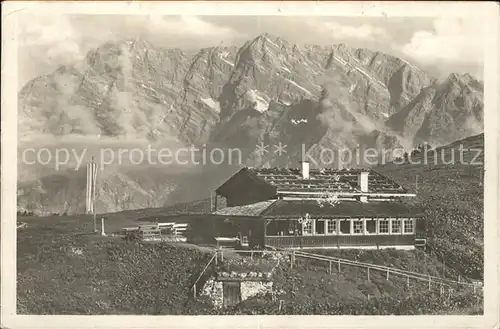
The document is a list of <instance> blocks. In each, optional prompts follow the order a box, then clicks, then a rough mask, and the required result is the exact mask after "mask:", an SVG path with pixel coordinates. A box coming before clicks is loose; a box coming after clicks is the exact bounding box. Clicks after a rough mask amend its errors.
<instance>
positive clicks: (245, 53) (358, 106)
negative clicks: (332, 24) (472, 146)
mask: <svg viewBox="0 0 500 329" xmlns="http://www.w3.org/2000/svg"><path fill="white" fill-rule="evenodd" d="M483 106H484V105H483V92H482V85H481V84H480V83H479V82H478V81H477V80H476V79H474V78H473V77H471V76H469V75H456V74H453V75H450V77H448V79H447V80H445V81H443V82H435V81H432V79H431V77H430V76H428V75H427V74H426V73H425V72H423V71H422V70H420V69H419V68H417V67H415V66H414V65H412V64H410V63H408V62H406V61H405V60H403V59H400V58H397V57H394V56H391V55H388V54H384V53H381V52H373V51H370V50H367V49H354V48H350V47H348V46H346V45H343V44H340V45H333V46H328V47H327V46H315V45H295V44H291V43H290V42H288V41H286V40H283V39H281V38H279V37H275V36H272V35H269V34H264V35H260V36H258V37H256V38H254V39H252V40H249V41H248V42H246V43H245V44H244V45H243V46H242V47H241V48H237V47H211V48H205V49H200V50H199V51H198V52H197V53H195V54H194V55H190V54H187V53H186V52H184V51H182V50H179V49H163V48H158V47H155V46H154V45H152V44H150V43H148V42H145V41H142V40H128V41H123V42H119V43H108V44H104V45H102V46H101V47H99V48H98V49H95V50H94V51H91V52H89V53H88V55H87V57H86V59H85V61H84V62H83V63H75V64H74V65H72V66H65V67H61V68H59V69H58V70H56V71H55V72H53V73H52V74H49V75H46V76H42V77H39V78H36V79H34V80H32V81H31V82H29V83H28V84H27V85H26V86H25V87H24V88H23V89H22V90H21V91H20V92H19V135H20V136H19V137H20V141H21V144H22V145H21V148H26V147H30V146H31V145H32V144H33V143H34V142H40V141H42V142H43V141H44V140H46V139H47V138H49V137H47V136H50V138H52V140H53V139H54V136H55V140H56V141H57V140H60V141H63V140H65V139H66V138H67V136H70V135H79V136H83V137H85V138H88V139H89V140H92V143H94V144H98V143H100V142H101V139H102V138H105V139H106V138H107V139H113V140H117V141H122V142H123V143H125V144H126V143H128V142H129V141H134V140H147V141H149V142H151V143H157V144H160V145H161V144H168V143H169V141H175V142H176V143H177V144H179V145H180V146H182V145H184V146H186V147H189V146H191V145H193V144H194V145H196V146H198V147H200V146H204V145H205V144H206V145H207V146H208V148H215V147H218V148H222V149H228V148H237V149H239V150H240V151H241V155H242V156H241V161H237V163H235V162H233V164H232V165H229V164H228V163H227V161H226V162H225V163H223V164H222V165H210V164H206V165H203V166H200V167H199V168H198V169H197V171H198V172H199V176H197V177H195V176H193V177H191V176H189V177H188V178H186V177H183V176H182V175H181V176H182V178H180V177H181V176H179V175H177V174H176V175H170V168H166V167H164V170H159V171H158V172H156V171H153V172H149V167H148V166H145V167H143V168H142V167H137V168H135V169H134V171H136V172H140V171H144V173H143V174H141V175H135V176H129V173H128V172H129V169H127V168H122V166H115V167H114V171H111V170H109V171H108V174H107V177H108V178H107V179H108V182H109V185H108V187H109V190H107V191H103V193H105V192H106V193H109V194H114V193H117V191H124V193H125V194H128V195H130V196H131V198H133V199H134V200H137V201H133V202H131V203H123V202H122V201H120V204H117V202H118V201H113V199H117V198H118V197H114V198H113V197H110V199H109V200H107V201H106V202H105V203H104V204H103V211H111V210H120V209H126V208H124V207H129V208H137V207H144V206H148V205H155V206H159V205H163V204H165V202H166V203H169V202H174V200H175V201H189V198H190V197H191V194H192V193H193V192H192V191H193V190H194V191H196V192H198V186H199V185H200V182H206V184H202V185H204V186H203V187H202V188H201V190H203V196H198V197H206V195H207V194H208V193H207V192H208V191H206V189H207V188H208V186H213V184H214V182H215V181H221V180H223V179H224V178H226V177H227V176H228V173H231V172H233V171H234V170H236V169H237V168H238V167H239V166H241V165H253V166H267V165H271V166H296V162H297V161H298V160H300V159H301V158H302V155H303V153H304V152H305V151H307V152H308V154H309V155H310V156H311V157H312V158H313V159H316V160H321V161H319V163H318V166H325V167H328V166H338V165H339V164H342V163H343V162H345V163H344V164H343V165H344V166H357V165H366V164H364V163H353V162H352V161H347V159H342V158H341V157H340V156H339V155H338V154H339V153H338V152H341V151H342V150H343V149H347V150H353V149H356V148H359V149H361V150H363V149H366V148H375V149H376V150H379V151H380V150H381V149H394V148H404V149H412V148H414V147H415V146H416V145H418V144H420V143H422V142H430V143H431V144H433V145H442V144H446V143H450V142H452V141H455V140H457V139H460V138H464V137H467V136H470V135H472V134H476V133H479V132H481V131H482V129H483V128H482V127H483V124H482V120H483ZM56 143H57V142H56ZM260 143H264V144H267V145H270V147H269V149H268V150H269V152H268V153H267V154H259V152H258V149H257V145H259V144H260ZM279 143H281V144H282V145H286V149H285V151H286V153H285V152H282V153H281V154H277V153H276V152H275V150H276V149H275V146H278V145H279ZM41 144H43V143H41ZM56 146H57V145H56ZM84 146H85V144H82V146H81V147H84ZM324 149H326V151H327V152H325V151H324ZM332 151H333V152H332ZM238 160H239V159H238ZM313 165H314V164H313ZM19 171H20V174H19V180H20V192H19V198H18V200H19V202H20V205H21V208H23V209H27V210H30V211H32V210H36V209H42V208H43V209H46V211H44V213H46V212H63V211H64V210H67V209H66V208H67V207H65V206H62V205H63V204H64V203H65V202H67V203H73V201H70V200H67V201H63V200H64V198H65V197H64V195H66V194H67V193H66V192H64V193H62V192H58V191H62V190H64V188H63V187H55V185H54V184H50V186H51V188H50V189H49V188H47V187H44V186H46V185H47V183H44V182H45V181H50V180H52V178H50V177H48V178H44V177H45V176H51V175H52V173H51V172H50V170H48V169H47V168H38V167H36V168H35V167H34V166H25V165H23V166H20V170H19ZM68 175H69V174H68ZM148 175H153V176H154V177H156V175H159V176H163V175H165V177H166V176H169V175H170V178H169V179H171V180H175V182H173V181H169V182H168V183H167V182H166V180H164V178H163V177H161V178H160V177H158V182H165V183H164V184H167V185H169V186H179V187H176V188H175V189H174V190H173V191H172V193H168V195H169V196H170V197H171V198H173V199H169V197H167V195H166V194H162V196H161V197H159V198H157V197H156V196H155V194H154V193H153V194H149V193H143V192H142V191H141V189H137V188H136V186H141V188H142V189H146V190H148V189H149V188H146V187H142V183H141V182H140V181H138V179H146V178H145V177H146V176H148ZM56 176H57V175H56ZM174 176H175V177H174ZM125 177H126V178H125ZM54 179H55V178H54ZM191 179H192V181H191ZM71 180H77V179H76V178H71ZM124 181H127V182H128V183H126V184H123V182H124ZM60 184H67V183H63V182H62V181H61V183H60ZM181 184H183V185H188V186H186V187H184V188H182V187H181V186H180V185H181ZM77 185H78V186H80V185H81V184H77ZM47 186H48V185H47ZM195 186H196V187H195ZM205 186H207V188H205ZM75 189H80V191H75V192H71V193H70V194H72V193H76V195H80V194H83V193H84V192H83V189H84V187H83V186H80V187H78V188H77V187H76V186H75ZM152 190H153V191H158V193H160V191H161V193H164V191H166V190H169V191H170V188H167V186H164V187H161V188H160V187H159V188H158V189H156V188H152ZM201 190H200V192H199V193H201ZM40 191H43V193H45V196H43V197H42V196H41V195H40V194H39V193H41V192H40ZM61 193H62V194H61ZM136 193H138V194H137V195H136ZM56 197H57V198H59V200H54V198H56ZM147 198H150V199H148V200H149V201H148V200H147ZM118 199H119V198H118ZM40 202H43V203H44V204H43V205H41V204H40ZM103 202H104V201H103ZM71 209H72V210H71V211H76V209H81V206H75V207H71Z"/></svg>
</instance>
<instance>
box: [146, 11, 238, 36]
mask: <svg viewBox="0 0 500 329" xmlns="http://www.w3.org/2000/svg"><path fill="white" fill-rule="evenodd" d="M147 26H148V28H149V30H150V32H151V33H158V32H166V33H175V34H178V35H181V36H184V37H190V36H203V37H206V38H214V37H216V38H231V37H233V36H234V35H235V34H236V33H235V31H234V30H232V29H230V28H228V27H222V26H217V25H214V24H211V23H209V22H206V21H204V20H201V19H200V18H198V17H196V16H180V17H173V18H171V17H165V16H149V17H148V20H147Z"/></svg>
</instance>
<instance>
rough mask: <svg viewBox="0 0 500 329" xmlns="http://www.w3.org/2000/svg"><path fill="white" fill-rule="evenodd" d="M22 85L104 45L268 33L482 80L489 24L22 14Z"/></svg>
mask: <svg viewBox="0 0 500 329" xmlns="http://www.w3.org/2000/svg"><path fill="white" fill-rule="evenodd" d="M18 26H19V39H18V40H19V43H18V47H19V48H18V49H19V51H18V59H19V62H18V67H19V79H18V85H19V87H20V88H21V87H22V86H23V85H24V84H25V83H27V82H28V81H29V80H31V79H33V78H35V77H37V76H39V75H42V74H47V73H50V72H51V71H53V70H55V69H57V68H58V67H59V66H61V65H66V64H72V63H75V62H78V61H80V60H82V59H83V58H84V57H85V55H86V53H87V52H88V51H89V50H91V49H94V48H96V47H99V46H100V45H102V44H104V43H106V42H113V41H118V40H124V39H132V38H136V37H138V38H143V39H145V40H147V41H150V42H152V43H154V44H155V45H156V46H159V47H168V48H183V49H186V50H196V49H199V48H201V47H210V46H216V45H236V46H241V45H243V43H244V42H245V41H247V40H249V39H252V38H254V37H256V36H258V35H260V34H262V33H265V32H267V33H270V34H272V35H275V36H279V37H281V38H283V39H286V40H288V41H290V42H293V43H297V44H320V45H326V44H337V43H344V44H346V45H348V46H352V47H363V48H368V49H372V50H377V51H383V52H386V53H389V54H392V55H395V56H398V57H401V58H403V59H405V60H407V61H409V62H411V63H413V64H415V65H417V66H419V67H421V68H422V69H424V70H427V71H428V72H429V73H430V74H432V75H434V76H436V77H438V78H443V77H445V76H448V75H449V74H450V73H453V72H458V73H465V72H467V73H470V74H472V75H474V76H476V77H478V78H480V79H482V78H483V61H484V58H483V57H484V45H483V41H482V40H483V39H482V37H483V35H484V33H483V28H484V27H483V22H482V21H481V20H480V19H479V20H478V19H475V18H468V17H463V18H460V17H444V16H441V17H408V18H406V17H385V18H384V17H359V16H358V17H325V16H322V17H312V16H300V17H297V16H160V15H157V16H151V15H90V14H79V15H68V14H66V15H64V14H58V15H42V14H21V15H19V25H18Z"/></svg>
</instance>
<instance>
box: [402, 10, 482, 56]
mask: <svg viewBox="0 0 500 329" xmlns="http://www.w3.org/2000/svg"><path fill="white" fill-rule="evenodd" d="M433 27H434V28H433V31H427V30H420V31H416V32H414V33H413V36H412V37H411V40H410V41H409V42H408V43H406V44H404V45H403V46H402V47H401V51H402V52H403V53H404V54H406V55H408V56H410V57H412V58H414V59H416V60H419V61H421V62H423V63H428V64H436V63H439V62H444V61H451V62H469V63H471V62H473V63H478V64H482V63H483V61H484V58H483V56H484V46H485V44H484V25H483V21H482V20H481V18H475V17H474V18H469V17H468V18H465V17H464V18H459V17H440V18H436V19H435V20H434V23H433Z"/></svg>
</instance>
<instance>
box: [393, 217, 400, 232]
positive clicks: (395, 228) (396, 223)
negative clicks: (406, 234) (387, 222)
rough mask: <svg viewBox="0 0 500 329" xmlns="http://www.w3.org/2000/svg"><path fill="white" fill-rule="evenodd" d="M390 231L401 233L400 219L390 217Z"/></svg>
mask: <svg viewBox="0 0 500 329" xmlns="http://www.w3.org/2000/svg"><path fill="white" fill-rule="evenodd" d="M391 221H392V223H391V233H392V234H401V220H400V219H392V220H391Z"/></svg>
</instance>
